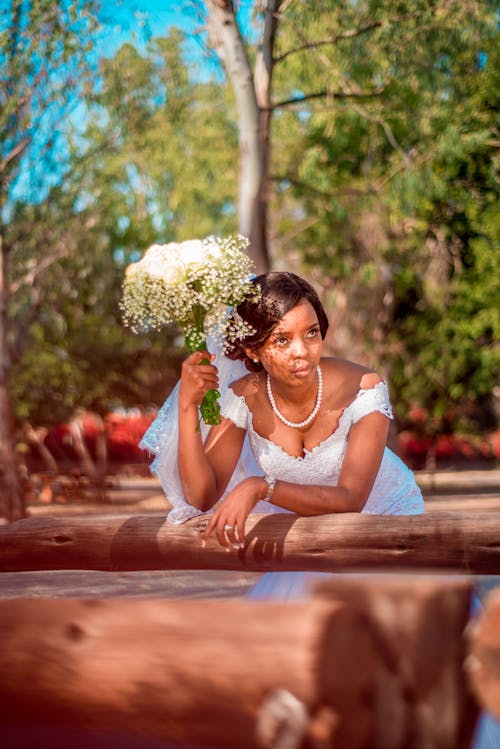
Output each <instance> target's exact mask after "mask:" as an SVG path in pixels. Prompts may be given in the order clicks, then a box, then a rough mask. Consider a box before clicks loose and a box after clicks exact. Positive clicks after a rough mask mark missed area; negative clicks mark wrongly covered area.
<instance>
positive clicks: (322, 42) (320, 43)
mask: <svg viewBox="0 0 500 749" xmlns="http://www.w3.org/2000/svg"><path fill="white" fill-rule="evenodd" d="M456 1H457V0H441V2H438V3H436V5H434V6H432V7H431V8H426V9H425V10H420V11H415V12H414V13H403V14H401V15H399V16H394V17H393V18H388V19H387V20H385V21H372V22H371V23H367V24H364V25H363V26H359V27H358V28H356V29H348V30H347V31H341V32H340V33H339V34H335V36H331V37H328V38H327V39H317V40H316V41H311V42H305V43H304V44H300V45H299V46H298V47H294V48H293V49H288V50H286V52H282V53H281V55H278V56H277V57H275V58H274V62H275V64H276V63H277V62H281V61H282V60H284V59H285V58H286V57H289V56H290V55H293V54H295V53H297V52H304V51H305V50H308V49H315V48H317V47H324V46H326V45H329V44H337V42H339V41H343V40H344V39H353V38H354V37H356V36H361V35H362V34H368V33H369V32H370V31H373V30H374V29H378V28H382V27H383V26H389V25H391V24H396V23H400V22H401V21H408V20H410V19H414V18H420V17H421V16H423V15H424V14H425V13H435V12H436V11H438V10H441V8H443V7H446V6H447V5H453V4H455V3H456Z"/></svg>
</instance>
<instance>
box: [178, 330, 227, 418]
mask: <svg viewBox="0 0 500 749" xmlns="http://www.w3.org/2000/svg"><path fill="white" fill-rule="evenodd" d="M186 346H187V348H188V349H189V351H191V352H193V351H205V350H206V341H205V336H204V333H203V330H202V329H200V328H198V329H196V330H194V331H189V332H188V333H186ZM200 364H210V359H206V358H205V359H202V360H201V362H200ZM219 398H220V393H219V391H218V390H215V388H212V389H211V390H207V392H206V393H205V395H204V397H203V400H202V402H201V404H200V412H201V416H202V419H203V421H204V422H205V424H208V425H209V426H216V425H217V424H220V421H221V419H220V405H219Z"/></svg>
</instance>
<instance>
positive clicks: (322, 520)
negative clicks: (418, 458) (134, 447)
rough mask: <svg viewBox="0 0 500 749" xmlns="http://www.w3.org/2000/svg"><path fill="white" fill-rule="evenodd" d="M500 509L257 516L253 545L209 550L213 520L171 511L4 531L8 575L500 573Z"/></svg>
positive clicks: (26, 523)
mask: <svg viewBox="0 0 500 749" xmlns="http://www.w3.org/2000/svg"><path fill="white" fill-rule="evenodd" d="M498 518H499V516H498V513H495V512H490V513H487V512H484V513H482V512H472V513H468V514H467V513H459V512H433V513H430V514H428V515H413V516H396V515H393V516H388V515H361V514H359V513H339V514H333V515H320V516H317V517H301V516H299V515H294V514H292V513H279V514H272V515H257V514H255V515H254V514H252V515H250V517H249V518H248V520H247V524H246V540H245V548H244V549H240V550H231V553H229V554H228V553H227V552H226V550H225V549H224V548H223V547H222V546H220V545H219V544H218V543H217V541H216V540H215V539H213V538H212V539H211V540H210V542H209V543H208V544H207V546H206V548H202V545H201V537H202V534H203V532H204V530H205V528H206V526H207V522H208V518H207V517H206V516H205V517H199V518H195V519H193V520H190V521H188V522H186V523H184V524H183V525H180V526H179V525H172V524H170V523H168V522H167V521H166V520H165V517H164V516H154V515H153V516H143V517H141V516H135V517H134V516H133V517H123V516H122V517H117V516H108V517H106V516H104V517H95V516H94V517H92V518H85V517H80V518H53V517H52V518H49V517H46V518H30V519H28V520H22V521H20V522H18V523H15V524H14V525H11V526H6V527H4V528H0V571H4V572H17V571H21V570H43V569H46V570H51V569H52V570H56V569H87V570H147V569H153V570H154V569H156V570H161V569H200V570H201V569H226V570H245V571H250V570H256V571H268V570H322V571H330V572H348V571H349V572H352V571H356V570H371V571H376V570H382V569H385V570H395V569H399V570H401V569H408V568H413V569H415V568H418V569H423V570H430V569H436V570H437V569H439V570H450V571H455V572H461V573H467V574H473V573H477V574H496V575H498V574H500V543H499V536H500V531H499V523H498Z"/></svg>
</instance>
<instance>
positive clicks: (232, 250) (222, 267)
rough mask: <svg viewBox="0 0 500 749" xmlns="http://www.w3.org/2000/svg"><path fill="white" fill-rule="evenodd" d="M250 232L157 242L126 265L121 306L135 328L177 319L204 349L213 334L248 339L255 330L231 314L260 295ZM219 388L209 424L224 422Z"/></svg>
mask: <svg viewBox="0 0 500 749" xmlns="http://www.w3.org/2000/svg"><path fill="white" fill-rule="evenodd" d="M247 246H248V240H247V239H246V238H245V237H241V236H238V235H232V236H229V237H223V238H216V237H207V238H206V239H204V240H199V239H194V240H190V241H187V242H181V243H179V244H176V243H174V242H172V243H170V244H165V245H158V244H155V245H153V246H152V247H150V248H149V250H147V252H146V253H145V255H144V257H143V258H142V260H140V261H139V262H138V263H132V265H129V266H128V268H127V270H126V275H125V280H124V283H123V295H122V301H121V308H122V311H123V319H124V323H125V325H128V326H130V327H131V328H132V330H133V331H134V332H136V333H137V332H140V331H143V330H148V329H151V328H153V329H156V330H159V329H160V328H161V327H163V326H164V325H169V324H172V323H174V324H176V325H178V326H179V327H180V328H181V329H182V331H183V332H184V335H185V338H186V346H187V348H188V349H189V350H190V351H199V350H203V349H204V348H205V346H206V338H207V335H211V336H212V337H213V338H215V339H216V340H219V341H221V342H223V344H224V346H225V348H226V350H227V348H228V347H230V346H231V342H234V341H236V340H238V339H243V338H244V337H245V336H246V335H250V334H252V333H253V332H254V330H253V329H252V328H251V326H249V325H248V324H247V323H245V321H244V320H243V319H242V318H241V317H239V316H238V315H235V314H234V313H233V314H231V309H232V308H233V307H235V306H236V305H238V304H240V302H242V301H243V300H244V299H250V298H256V294H257V292H256V289H255V287H254V286H253V284H251V282H250V274H251V271H252V261H251V260H250V258H249V257H248V256H247V255H245V254H244V253H243V252H242V250H243V249H244V248H245V247H247ZM219 395H220V394H219V393H218V391H216V390H210V391H209V392H208V393H207V394H206V395H205V397H204V399H203V402H202V404H201V407H200V409H201V414H202V417H203V420H204V421H205V423H206V424H219V423H220V408H219V403H218V398H219Z"/></svg>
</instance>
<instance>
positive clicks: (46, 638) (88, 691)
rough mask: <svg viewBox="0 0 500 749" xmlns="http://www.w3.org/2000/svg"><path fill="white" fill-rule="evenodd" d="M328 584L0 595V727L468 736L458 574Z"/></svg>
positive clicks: (216, 736) (291, 742) (405, 741)
mask: <svg viewBox="0 0 500 749" xmlns="http://www.w3.org/2000/svg"><path fill="white" fill-rule="evenodd" d="M335 585H336V587H329V588H328V589H326V591H325V589H324V586H323V592H322V596H321V597H317V598H315V599H312V600H309V601H307V602H293V603H291V602H287V603H271V602H253V601H248V600H247V601H241V600H240V601H202V602H199V601H151V600H148V601H126V600H91V601H74V600H68V601H60V600H59V601H58V600H41V599H38V600H36V599H32V600H16V601H0V673H2V679H1V680H0V726H4V727H5V726H7V727H12V726H13V725H14V726H15V725H16V723H19V722H21V723H22V724H25V723H26V720H27V716H29V722H30V724H33V725H38V726H42V725H43V724H49V725H51V726H60V727H61V728H62V727H71V728H73V729H74V728H80V729H86V730H89V729H92V730H97V731H98V730H100V731H111V732H116V731H117V730H118V729H119V730H120V731H121V732H122V733H123V734H129V735H141V736H143V737H144V738H145V739H160V740H162V741H169V742H170V741H172V742H179V743H180V744H188V745H190V746H192V745H193V744H196V745H198V746H207V747H219V749H225V747H227V748H228V749H229V747H231V748H232V749H234V748H235V747H238V748H241V749H271V748H273V749H278V748H281V749H298V747H301V746H309V747H315V749H326V747H331V746H335V747H336V749H358V747H359V749H421V748H422V747H423V746H425V747H426V748H427V749H438V748H439V749H462V747H463V748H464V749H465V747H467V746H468V740H469V737H470V733H471V730H472V724H473V719H474V706H473V705H472V704H471V702H470V698H469V697H468V695H467V687H466V684H465V680H464V679H463V678H461V675H460V669H461V665H462V661H463V637H462V632H463V627H464V623H465V621H466V618H467V616H468V602H469V595H470V590H469V583H468V581H466V580H461V581H456V580H455V581H453V580H445V579H434V580H425V581H424V580H418V579H415V578H414V577H406V578H404V579H401V580H399V581H394V580H392V579H387V576H383V577H380V578H378V577H377V578H375V579H374V578H373V577H372V578H371V579H370V582H369V583H368V584H366V583H363V582H362V581H360V580H358V579H357V576H356V577H355V578H354V579H349V578H347V579H344V580H342V581H336V583H335ZM332 596H337V597H338V598H339V599H341V598H342V599H344V600H343V601H340V600H334V599H333V598H332ZM1 738H2V733H1V729H0V741H1Z"/></svg>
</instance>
